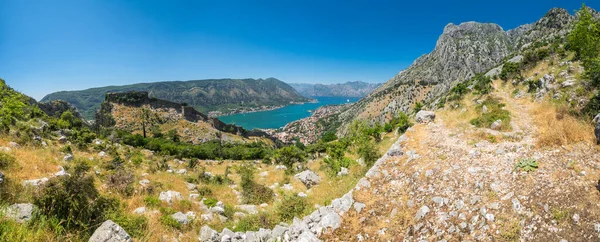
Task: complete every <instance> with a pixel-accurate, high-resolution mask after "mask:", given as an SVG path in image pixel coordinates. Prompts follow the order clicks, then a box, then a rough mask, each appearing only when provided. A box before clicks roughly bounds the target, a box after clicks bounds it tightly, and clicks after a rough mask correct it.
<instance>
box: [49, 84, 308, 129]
mask: <svg viewBox="0 0 600 242" xmlns="http://www.w3.org/2000/svg"><path fill="white" fill-rule="evenodd" d="M128 91H147V92H148V93H150V95H151V96H152V97H156V98H160V99H165V100H169V101H172V102H177V103H187V104H189V105H190V106H193V107H194V108H196V109H198V110H199V111H201V112H205V113H207V112H210V111H221V112H223V113H236V112H247V111H252V110H256V109H262V108H265V107H275V106H284V105H287V104H289V103H290V102H307V101H309V99H308V98H305V97H303V96H302V95H300V94H299V93H298V92H296V90H294V89H293V88H292V87H290V86H289V85H288V84H286V83H284V82H282V81H280V80H277V79H275V78H267V79H210V80H195V81H172V82H154V83H138V84H132V85H125V86H108V87H99V88H91V89H87V90H81V91H62V92H56V93H52V94H48V95H47V96H45V97H44V98H43V99H42V101H52V100H64V101H67V102H69V103H71V104H73V105H74V106H75V107H77V109H79V111H80V112H81V113H82V114H83V115H84V116H85V117H86V118H88V119H91V118H92V117H93V116H94V113H95V112H96V110H97V109H98V108H99V107H100V103H101V102H102V101H103V100H104V95H106V94H107V93H109V92H128Z"/></svg>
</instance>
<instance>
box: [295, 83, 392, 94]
mask: <svg viewBox="0 0 600 242" xmlns="http://www.w3.org/2000/svg"><path fill="white" fill-rule="evenodd" d="M379 85H381V84H380V83H366V82H361V81H355V82H346V83H336V84H327V85H324V84H308V83H290V86H292V87H293V88H294V89H296V91H298V92H299V93H300V94H302V95H303V96H305V97H364V96H366V95H367V94H369V93H370V92H372V91H373V90H375V88H377V87H378V86H379Z"/></svg>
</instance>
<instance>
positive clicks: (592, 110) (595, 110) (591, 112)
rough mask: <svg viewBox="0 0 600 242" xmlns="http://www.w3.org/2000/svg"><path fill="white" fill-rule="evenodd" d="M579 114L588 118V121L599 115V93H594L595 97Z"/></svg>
mask: <svg viewBox="0 0 600 242" xmlns="http://www.w3.org/2000/svg"><path fill="white" fill-rule="evenodd" d="M581 112H582V113H583V114H584V115H585V116H586V117H587V118H588V120H592V118H594V117H595V116H596V115H597V114H599V113H600V92H598V93H596V95H594V97H592V98H591V99H590V101H588V103H587V104H586V105H585V106H584V107H583V109H582V110H581Z"/></svg>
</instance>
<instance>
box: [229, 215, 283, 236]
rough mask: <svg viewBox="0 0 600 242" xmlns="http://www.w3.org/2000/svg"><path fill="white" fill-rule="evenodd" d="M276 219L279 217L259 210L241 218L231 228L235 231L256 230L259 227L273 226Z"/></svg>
mask: <svg viewBox="0 0 600 242" xmlns="http://www.w3.org/2000/svg"><path fill="white" fill-rule="evenodd" d="M278 221H279V219H278V218H277V216H275V215H274V214H271V213H266V212H260V213H258V214H254V215H248V216H246V217H243V218H241V219H240V220H239V221H238V222H237V224H236V225H235V227H233V228H232V230H233V231H235V232H245V231H258V229H260V228H273V227H274V226H275V225H276V224H277V223H278Z"/></svg>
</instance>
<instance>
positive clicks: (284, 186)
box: [282, 183, 294, 191]
mask: <svg viewBox="0 0 600 242" xmlns="http://www.w3.org/2000/svg"><path fill="white" fill-rule="evenodd" d="M282 188H283V190H287V191H291V190H293V189H294V187H293V186H292V184H290V183H288V184H283V187H282Z"/></svg>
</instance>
